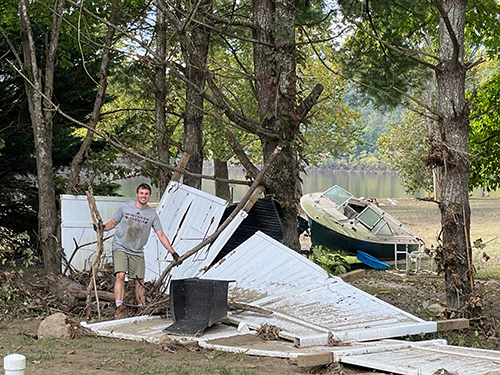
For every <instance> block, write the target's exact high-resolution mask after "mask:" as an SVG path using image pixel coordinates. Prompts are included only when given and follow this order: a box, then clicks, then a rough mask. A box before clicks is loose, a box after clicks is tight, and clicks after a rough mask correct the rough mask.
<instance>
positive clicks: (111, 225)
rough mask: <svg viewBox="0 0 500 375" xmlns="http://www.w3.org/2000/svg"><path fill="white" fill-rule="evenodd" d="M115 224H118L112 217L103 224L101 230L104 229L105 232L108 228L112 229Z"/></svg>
mask: <svg viewBox="0 0 500 375" xmlns="http://www.w3.org/2000/svg"><path fill="white" fill-rule="evenodd" d="M117 225H118V222H117V221H115V220H113V219H111V220H110V221H108V222H107V223H106V224H104V226H103V227H102V230H103V231H105V232H107V231H108V230H111V229H113V228H114V227H116V226H117Z"/></svg>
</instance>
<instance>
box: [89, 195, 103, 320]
mask: <svg viewBox="0 0 500 375" xmlns="http://www.w3.org/2000/svg"><path fill="white" fill-rule="evenodd" d="M86 194H87V200H88V202H89V208H90V216H91V217H92V221H93V222H94V224H95V226H96V233H97V250H96V252H95V254H94V259H93V260H92V278H91V280H90V281H89V284H88V286H87V301H86V316H87V321H88V320H89V318H90V304H91V302H92V296H91V293H92V288H93V289H94V292H95V298H96V301H97V315H98V317H99V320H101V310H100V307H99V295H98V293H97V285H96V273H97V268H98V266H99V263H100V262H101V255H102V252H103V250H104V241H103V239H102V238H103V233H104V231H103V225H102V219H101V215H100V213H99V210H98V209H97V205H96V203H95V198H94V194H93V191H92V186H90V185H89V188H88V190H87V191H86Z"/></svg>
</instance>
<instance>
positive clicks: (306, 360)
mask: <svg viewBox="0 0 500 375" xmlns="http://www.w3.org/2000/svg"><path fill="white" fill-rule="evenodd" d="M332 362H333V352H325V353H315V354H303V355H298V356H297V365H298V366H299V367H310V366H319V365H328V364H330V363H332Z"/></svg>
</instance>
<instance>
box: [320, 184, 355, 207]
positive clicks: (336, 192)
mask: <svg viewBox="0 0 500 375" xmlns="http://www.w3.org/2000/svg"><path fill="white" fill-rule="evenodd" d="M323 196H324V197H326V198H328V199H329V200H331V201H332V202H333V203H335V204H336V205H337V208H338V207H341V206H342V205H343V204H344V203H346V202H347V201H349V199H351V198H352V194H351V193H349V192H348V191H347V190H344V189H342V188H341V187H340V186H338V185H334V186H332V187H331V188H330V189H328V190H327V191H325V192H324V193H323Z"/></svg>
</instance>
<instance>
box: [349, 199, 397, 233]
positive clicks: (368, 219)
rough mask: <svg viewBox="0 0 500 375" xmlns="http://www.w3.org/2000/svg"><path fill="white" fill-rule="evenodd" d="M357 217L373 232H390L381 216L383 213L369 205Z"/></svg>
mask: <svg viewBox="0 0 500 375" xmlns="http://www.w3.org/2000/svg"><path fill="white" fill-rule="evenodd" d="M357 219H358V220H359V221H360V222H361V223H363V224H364V225H365V226H366V227H367V228H368V229H370V230H371V231H372V232H374V233H375V234H389V235H390V234H392V232H391V229H390V228H389V225H388V224H387V222H386V221H385V219H384V218H383V215H381V214H379V213H378V212H377V211H375V210H374V209H373V208H371V207H370V206H367V207H366V208H365V209H364V210H363V211H362V212H361V213H360V214H359V215H358V216H357Z"/></svg>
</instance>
